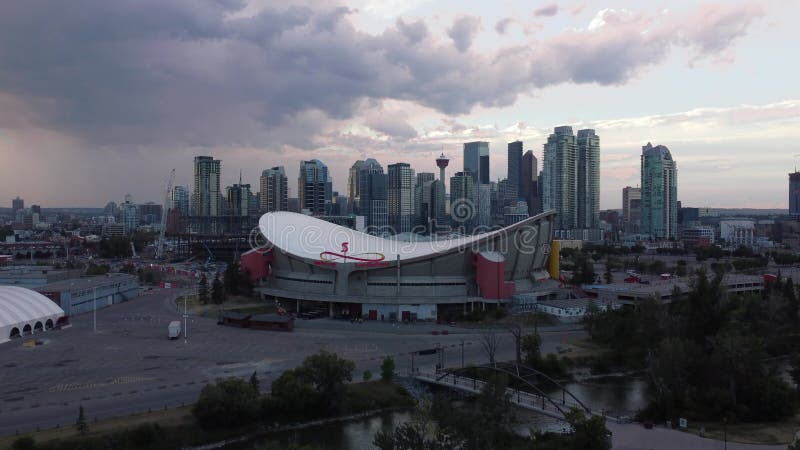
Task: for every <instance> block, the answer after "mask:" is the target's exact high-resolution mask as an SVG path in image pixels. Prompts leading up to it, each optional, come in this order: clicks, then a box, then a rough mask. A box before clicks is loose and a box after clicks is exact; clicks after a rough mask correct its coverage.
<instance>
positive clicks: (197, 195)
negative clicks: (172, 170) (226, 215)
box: [192, 156, 222, 216]
mask: <svg viewBox="0 0 800 450" xmlns="http://www.w3.org/2000/svg"><path fill="white" fill-rule="evenodd" d="M221 165H222V161H220V160H218V159H214V158H212V157H210V156H195V157H194V190H193V191H192V209H193V213H192V214H193V215H195V216H219V215H221V213H222V211H221V210H222V197H221V195H220V184H219V177H220V172H221Z"/></svg>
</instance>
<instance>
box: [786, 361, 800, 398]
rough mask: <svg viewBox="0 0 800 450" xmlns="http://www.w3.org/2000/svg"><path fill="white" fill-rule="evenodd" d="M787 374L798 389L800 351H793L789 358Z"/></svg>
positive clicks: (799, 382) (799, 385) (799, 380)
mask: <svg viewBox="0 0 800 450" xmlns="http://www.w3.org/2000/svg"><path fill="white" fill-rule="evenodd" d="M789 375H790V376H791V377H792V381H794V384H795V387H796V388H797V390H799V391H800V353H795V354H794V355H792V357H791V359H790V360H789Z"/></svg>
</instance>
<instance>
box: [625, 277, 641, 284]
mask: <svg viewBox="0 0 800 450" xmlns="http://www.w3.org/2000/svg"><path fill="white" fill-rule="evenodd" d="M641 281H642V280H640V279H639V277H634V276H630V277H628V278H625V282H626V283H640V282H641Z"/></svg>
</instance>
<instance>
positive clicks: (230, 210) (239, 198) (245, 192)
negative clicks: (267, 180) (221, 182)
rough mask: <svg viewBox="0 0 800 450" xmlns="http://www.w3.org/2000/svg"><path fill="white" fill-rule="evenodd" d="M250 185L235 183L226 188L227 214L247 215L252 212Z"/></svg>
mask: <svg viewBox="0 0 800 450" xmlns="http://www.w3.org/2000/svg"><path fill="white" fill-rule="evenodd" d="M250 195H251V194H250V185H249V184H234V185H233V186H228V187H226V188H225V215H228V216H247V215H249V214H250Z"/></svg>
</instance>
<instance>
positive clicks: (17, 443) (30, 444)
mask: <svg viewBox="0 0 800 450" xmlns="http://www.w3.org/2000/svg"><path fill="white" fill-rule="evenodd" d="M35 449H36V441H35V440H34V439H33V438H32V437H31V436H22V437H21V438H17V439H15V440H14V442H13V443H12V444H11V450H35Z"/></svg>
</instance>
